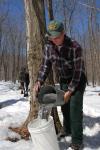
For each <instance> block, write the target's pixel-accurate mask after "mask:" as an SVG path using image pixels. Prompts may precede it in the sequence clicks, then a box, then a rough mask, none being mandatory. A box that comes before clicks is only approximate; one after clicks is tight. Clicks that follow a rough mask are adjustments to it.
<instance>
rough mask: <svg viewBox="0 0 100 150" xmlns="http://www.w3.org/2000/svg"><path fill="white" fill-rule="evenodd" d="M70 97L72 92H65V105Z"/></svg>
mask: <svg viewBox="0 0 100 150" xmlns="http://www.w3.org/2000/svg"><path fill="white" fill-rule="evenodd" d="M71 95H72V92H71V91H67V92H65V94H64V102H65V103H67V102H68V101H69V99H70V97H71Z"/></svg>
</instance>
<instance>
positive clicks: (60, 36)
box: [50, 32, 64, 46]
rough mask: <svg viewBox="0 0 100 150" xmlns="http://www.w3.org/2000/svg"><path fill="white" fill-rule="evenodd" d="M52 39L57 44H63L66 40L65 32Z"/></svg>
mask: <svg viewBox="0 0 100 150" xmlns="http://www.w3.org/2000/svg"><path fill="white" fill-rule="evenodd" d="M50 40H51V41H52V42H53V43H54V44H55V45H57V46H59V45H62V44H63V41H64V32H62V33H61V34H60V35H59V36H57V37H56V38H50Z"/></svg>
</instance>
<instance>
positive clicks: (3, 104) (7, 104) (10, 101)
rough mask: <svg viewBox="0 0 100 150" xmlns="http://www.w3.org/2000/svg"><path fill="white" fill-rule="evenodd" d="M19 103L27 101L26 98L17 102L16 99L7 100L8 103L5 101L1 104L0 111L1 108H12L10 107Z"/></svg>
mask: <svg viewBox="0 0 100 150" xmlns="http://www.w3.org/2000/svg"><path fill="white" fill-rule="evenodd" d="M19 101H26V98H20V99H19V100H16V99H11V100H7V101H4V102H1V103H0V109H1V108H4V107H7V106H10V105H13V104H15V103H17V102H19Z"/></svg>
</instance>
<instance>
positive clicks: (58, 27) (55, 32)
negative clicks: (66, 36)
mask: <svg viewBox="0 0 100 150" xmlns="http://www.w3.org/2000/svg"><path fill="white" fill-rule="evenodd" d="M63 31H64V25H63V23H62V22H59V21H56V20H53V21H51V22H50V23H49V25H48V35H49V36H50V37H52V38H56V37H57V36H59V35H60V34H61V33H62V32H63Z"/></svg>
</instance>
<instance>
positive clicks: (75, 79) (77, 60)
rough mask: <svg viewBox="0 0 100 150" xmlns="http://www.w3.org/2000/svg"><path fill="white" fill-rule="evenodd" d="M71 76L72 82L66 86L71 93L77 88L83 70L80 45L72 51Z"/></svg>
mask: <svg viewBox="0 0 100 150" xmlns="http://www.w3.org/2000/svg"><path fill="white" fill-rule="evenodd" d="M73 51H74V54H73V64H74V65H73V76H72V80H71V82H70V84H69V86H68V89H69V90H70V91H72V92H74V91H75V89H76V87H77V86H78V84H79V82H80V78H81V74H82V72H84V70H83V56H82V48H81V47H80V45H76V47H74V49H73Z"/></svg>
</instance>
